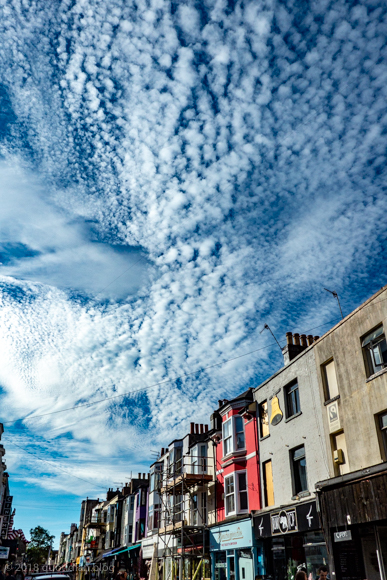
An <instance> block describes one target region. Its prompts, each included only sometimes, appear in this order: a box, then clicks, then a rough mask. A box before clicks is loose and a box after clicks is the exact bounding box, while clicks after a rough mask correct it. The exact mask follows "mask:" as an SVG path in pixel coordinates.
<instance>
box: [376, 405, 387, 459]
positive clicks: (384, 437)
mask: <svg viewBox="0 0 387 580" xmlns="http://www.w3.org/2000/svg"><path fill="white" fill-rule="evenodd" d="M377 419H378V427H379V436H380V437H379V439H380V452H381V456H382V459H383V460H384V461H387V411H385V412H384V413H382V414H381V415H378V417H377Z"/></svg>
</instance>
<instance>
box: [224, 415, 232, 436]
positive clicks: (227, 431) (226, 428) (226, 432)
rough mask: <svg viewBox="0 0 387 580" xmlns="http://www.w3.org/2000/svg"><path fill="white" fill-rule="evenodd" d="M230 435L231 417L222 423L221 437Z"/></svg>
mask: <svg viewBox="0 0 387 580" xmlns="http://www.w3.org/2000/svg"><path fill="white" fill-rule="evenodd" d="M230 435H231V419H229V420H228V421H226V422H225V423H223V437H229V436H230Z"/></svg>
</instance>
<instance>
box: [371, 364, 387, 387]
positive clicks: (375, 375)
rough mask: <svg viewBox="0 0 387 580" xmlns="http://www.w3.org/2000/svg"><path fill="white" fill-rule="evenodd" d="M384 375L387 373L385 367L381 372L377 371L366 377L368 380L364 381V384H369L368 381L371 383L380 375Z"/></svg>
mask: <svg viewBox="0 0 387 580" xmlns="http://www.w3.org/2000/svg"><path fill="white" fill-rule="evenodd" d="M384 373H387V367H386V368H385V369H382V370H381V371H378V372H377V373H375V374H374V375H371V376H370V377H368V379H366V383H369V382H370V381H373V380H374V379H376V378H377V377H380V375H384Z"/></svg>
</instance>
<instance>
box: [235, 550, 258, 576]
mask: <svg viewBox="0 0 387 580" xmlns="http://www.w3.org/2000/svg"><path fill="white" fill-rule="evenodd" d="M238 569H239V580H254V574H253V555H252V553H251V550H238Z"/></svg>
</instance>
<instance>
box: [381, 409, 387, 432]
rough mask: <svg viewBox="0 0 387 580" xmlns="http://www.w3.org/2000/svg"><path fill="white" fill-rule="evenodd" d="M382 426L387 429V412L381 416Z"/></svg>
mask: <svg viewBox="0 0 387 580" xmlns="http://www.w3.org/2000/svg"><path fill="white" fill-rule="evenodd" d="M380 428H381V429H387V413H386V414H385V415H382V416H381V417H380Z"/></svg>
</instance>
